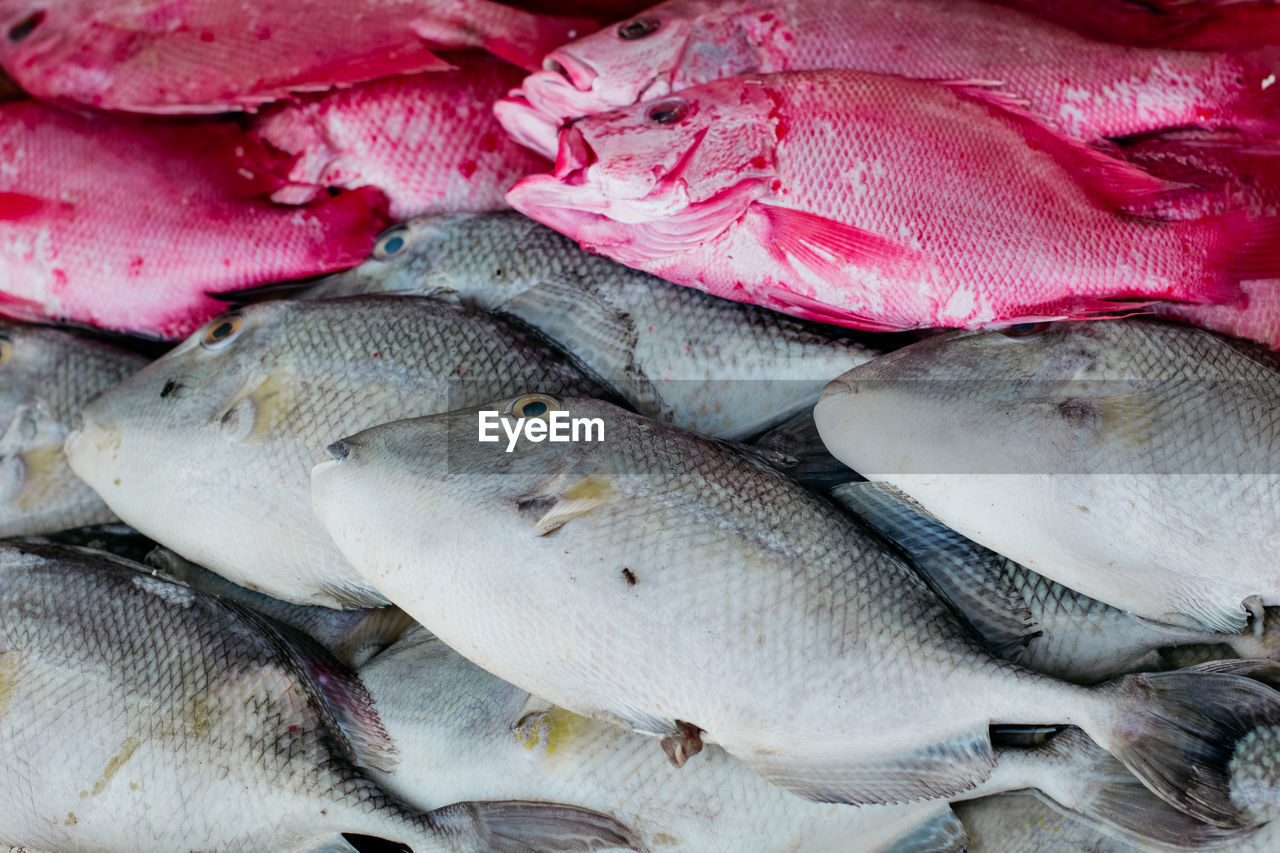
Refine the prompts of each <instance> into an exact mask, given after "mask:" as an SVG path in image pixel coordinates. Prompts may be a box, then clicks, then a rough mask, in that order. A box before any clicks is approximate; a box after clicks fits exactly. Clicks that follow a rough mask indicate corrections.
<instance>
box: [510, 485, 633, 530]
mask: <svg viewBox="0 0 1280 853" xmlns="http://www.w3.org/2000/svg"><path fill="white" fill-rule="evenodd" d="M617 498H618V493H617V492H616V491H614V488H613V485H612V484H611V483H610V482H609V480H608V478H607V477H603V476H597V475H595V474H588V475H586V476H585V477H577V478H573V477H572V475H564V474H561V475H559V476H556V477H553V478H552V479H551V480H548V481H547V482H546V483H544V484H543V485H542V486H541V487H539V488H538V490H537V491H535V492H533V493H531V494H529V495H526V496H525V497H523V498H521V499H520V500H519V501H518V504H520V505H522V506H524V507H526V508H528V509H529V510H531V511H533V512H536V513H538V515H537V520H536V521H535V522H534V525H533V528H534V530H535V531H536V532H537V533H538V535H539V536H546V535H548V534H551V533H554V532H556V531H557V530H559V529H560V528H561V527H563V526H564V525H565V524H567V523H568V522H570V521H572V520H573V519H575V518H581V517H582V516H584V515H587V514H589V513H591V512H593V511H595V510H597V509H599V508H600V507H603V506H608V505H609V504H611V503H613V502H614V501H615V500H617Z"/></svg>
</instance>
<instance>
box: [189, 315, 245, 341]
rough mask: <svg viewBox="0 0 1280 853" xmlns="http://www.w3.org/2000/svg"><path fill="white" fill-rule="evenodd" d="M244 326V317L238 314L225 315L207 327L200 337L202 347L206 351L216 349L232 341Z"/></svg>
mask: <svg viewBox="0 0 1280 853" xmlns="http://www.w3.org/2000/svg"><path fill="white" fill-rule="evenodd" d="M242 325H244V317H242V316H240V315H239V314H237V313H231V314H223V315H222V316H221V317H219V318H218V319H216V320H214V321H213V322H212V323H210V324H209V325H208V326H206V327H205V330H204V334H203V335H201V336H200V345H201V346H203V347H205V348H206V349H216V348H218V347H221V346H223V345H225V344H226V343H228V342H229V341H231V339H232V338H234V337H235V336H236V334H237V333H238V332H239V331H240V327H241V326H242Z"/></svg>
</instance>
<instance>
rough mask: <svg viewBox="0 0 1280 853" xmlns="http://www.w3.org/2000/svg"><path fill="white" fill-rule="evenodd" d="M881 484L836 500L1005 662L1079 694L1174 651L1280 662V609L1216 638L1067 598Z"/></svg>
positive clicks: (841, 490)
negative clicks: (1209, 649)
mask: <svg viewBox="0 0 1280 853" xmlns="http://www.w3.org/2000/svg"><path fill="white" fill-rule="evenodd" d="M893 492H894V490H893V489H891V488H889V489H886V488H885V487H884V484H882V483H849V484H846V485H842V486H838V487H837V488H835V489H833V490H832V493H831V494H832V497H833V498H835V499H836V500H837V501H838V502H839V503H841V504H842V505H844V506H847V507H849V508H850V509H851V510H853V512H854V513H855V514H856V515H857V516H858V517H859V518H861V519H862V520H863V521H865V522H866V523H867V524H868V525H870V526H871V527H872V528H874V529H875V530H876V531H877V532H879V533H881V534H883V535H884V536H886V537H888V538H889V539H890V540H892V541H893V542H894V543H895V544H897V545H899V546H901V547H902V548H904V549H905V550H906V551H907V552H908V553H909V554H910V556H911V558H912V562H913V563H914V564H915V565H916V567H917V568H919V569H920V570H921V571H922V572H923V573H924V574H925V576H926V577H927V578H928V580H929V583H930V585H931V586H932V587H933V588H934V590H935V591H937V592H938V593H939V594H940V595H942V597H943V598H944V599H945V600H946V601H947V602H948V603H949V604H951V605H952V606H953V607H955V608H956V610H957V611H958V612H959V613H960V615H961V616H962V617H964V618H965V619H966V620H967V621H968V622H969V624H970V625H972V626H973V627H974V628H975V629H976V630H977V631H978V633H979V634H981V635H982V637H983V638H984V639H986V640H987V641H988V643H989V644H990V645H991V646H992V647H993V648H994V649H995V650H996V651H997V652H998V653H1000V654H1001V656H1002V657H1006V658H1008V659H1009V660H1012V661H1014V662H1016V663H1018V664H1019V665H1021V666H1024V667H1026V668H1027V669H1033V670H1035V671H1036V672H1043V673H1046V674H1048V675H1052V676H1054V677H1056V678H1061V679H1064V680H1066V681H1073V682H1076V683H1078V684H1094V683H1097V682H1099V681H1103V680H1105V679H1108V678H1114V677H1116V676H1118V675H1124V674H1126V673H1130V672H1140V671H1145V670H1152V669H1162V668H1165V667H1163V666H1162V665H1161V664H1162V662H1163V660H1164V657H1165V655H1164V654H1162V652H1163V651H1164V650H1166V649H1168V648H1169V647H1172V646H1188V645H1218V644H1221V645H1224V646H1227V647H1229V650H1230V651H1231V652H1232V655H1231V656H1234V657H1241V658H1272V659H1280V648H1277V645H1278V644H1280V624H1277V621H1276V620H1277V619H1280V609H1277V608H1267V610H1266V616H1265V622H1259V623H1258V624H1257V625H1256V626H1255V627H1256V629H1258V630H1245V631H1244V632H1243V633H1240V634H1215V633H1212V632H1207V631H1205V630H1203V629H1202V628H1199V627H1196V626H1194V625H1169V624H1165V623H1161V622H1153V621H1152V620H1150V619H1143V618H1142V617H1140V616H1135V615H1133V614H1132V613H1127V612H1125V611H1123V610H1119V609H1117V608H1115V607H1112V606H1110V605H1108V604H1104V603H1102V602H1101V601H1096V600H1094V599H1092V598H1089V597H1087V596H1084V595H1081V594H1080V593H1078V592H1076V591H1074V590H1072V589H1068V588H1067V587H1065V586H1063V585H1062V584H1060V583H1054V582H1053V581H1051V580H1049V579H1048V578H1045V577H1043V576H1041V575H1038V574H1036V573H1035V572H1033V571H1031V570H1030V569H1028V568H1027V567H1026V566H1020V565H1018V564H1017V563H1015V562H1013V561H1012V560H1010V559H1008V558H1006V557H1002V556H1000V555H999V554H997V553H995V552H994V551H990V550H988V549H986V548H983V547H982V546H981V545H979V544H977V543H976V542H973V541H971V540H969V539H966V538H965V537H963V536H961V535H960V534H958V533H956V532H955V531H953V530H951V529H950V528H948V527H946V526H945V525H943V524H942V523H941V522H938V521H936V520H934V519H933V518H930V517H929V516H927V515H925V514H924V513H922V512H921V511H920V510H919V509H918V508H917V507H915V506H913V505H912V504H911V502H910V501H909V500H908V499H905V496H898V495H895V494H894V493H893Z"/></svg>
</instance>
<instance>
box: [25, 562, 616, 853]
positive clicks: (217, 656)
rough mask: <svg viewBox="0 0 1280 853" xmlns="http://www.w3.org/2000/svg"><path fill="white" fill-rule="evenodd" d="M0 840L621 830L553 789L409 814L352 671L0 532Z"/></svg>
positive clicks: (243, 843) (255, 622)
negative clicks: (534, 796) (551, 799)
mask: <svg viewBox="0 0 1280 853" xmlns="http://www.w3.org/2000/svg"><path fill="white" fill-rule="evenodd" d="M0 756H2V763H3V766H4V768H5V772H4V776H3V777H0V779H2V781H0V790H2V792H3V795H0V838H2V839H4V840H5V841H7V842H8V843H10V844H18V845H23V846H31V847H40V848H47V849H52V850H57V851H60V853H75V851H95V853H96V852H97V851H157V853H172V851H174V850H216V851H236V850H240V851H263V850H271V851H282V853H291V852H292V851H296V852H297V853H305V852H306V851H326V853H335V852H336V851H339V850H348V851H351V850H354V849H356V848H355V847H353V846H352V845H351V844H348V843H347V841H346V840H344V837H345V836H352V838H353V840H355V837H356V836H366V837H373V838H383V839H388V840H391V841H397V842H404V843H407V844H409V845H411V846H412V848H413V850H415V851H417V853H428V851H476V853H480V851H486V852H487V851H512V853H515V851H521V853H527V851H529V850H584V849H587V850H590V849H599V848H606V847H607V848H619V847H622V848H627V849H630V848H632V847H633V842H632V841H631V838H630V834H629V832H628V831H627V830H626V829H624V828H623V827H621V826H620V825H619V824H617V822H616V821H614V820H612V819H610V818H607V817H605V816H603V815H599V814H597V813H594V812H590V811H586V810H583V809H578V808H573V807H570V806H559V805H552V804H539V803H528V802H518V801H515V802H504V803H494V802H478V803H465V802H463V803H457V804H454V805H450V806H447V807H445V808H441V809H438V810H436V811H432V812H430V813H422V812H419V811H417V810H414V809H412V808H409V807H407V806H405V805H403V804H401V803H400V802H399V801H397V800H395V799H393V798H391V797H390V796H388V795H387V794H385V793H384V792H383V791H382V790H381V789H380V788H378V786H377V785H376V784H374V783H373V782H372V781H371V780H370V779H369V778H368V777H367V776H366V775H365V774H364V773H362V772H361V771H360V770H358V769H357V765H358V764H364V765H367V766H380V767H383V768H386V767H389V766H391V765H392V764H393V762H394V761H395V753H394V747H393V746H392V745H391V744H390V742H389V741H387V739H386V734H385V732H384V731H383V729H382V727H381V724H380V723H379V722H378V718H377V714H376V712H375V711H374V709H373V705H372V701H371V699H370V697H369V695H368V693H367V692H366V691H365V690H364V688H363V686H362V685H361V684H360V681H359V679H358V678H356V677H355V676H354V675H352V674H350V673H349V672H348V671H346V670H345V669H343V668H342V667H341V666H340V665H339V664H338V663H337V662H336V661H335V660H333V659H332V658H331V657H329V656H328V655H327V654H326V653H325V652H324V650H323V649H321V648H320V647H319V646H316V645H314V644H311V643H307V642H306V641H305V638H303V637H301V635H293V636H286V634H285V633H282V631H281V630H277V629H275V628H273V627H272V626H270V625H269V624H268V623H267V622H266V621H264V620H263V619H261V618H260V617H258V616H256V615H254V614H252V613H250V612H249V611H246V610H244V609H242V608H240V607H238V606H236V605H233V604H227V603H224V602H221V601H219V600H217V599H215V598H213V597H211V596H208V595H205V594H203V593H200V592H198V591H196V590H193V589H190V588H188V587H186V586H184V585H180V584H173V583H169V582H167V581H163V580H160V579H158V578H155V577H152V576H151V575H150V574H148V573H146V572H145V571H142V570H141V567H139V566H136V565H131V564H128V563H127V562H126V561H123V560H120V559H118V558H112V557H109V556H107V555H101V554H98V555H95V554H93V553H92V552H86V551H83V550H77V549H67V548H62V547H58V546H21V547H15V546H11V545H3V546H0Z"/></svg>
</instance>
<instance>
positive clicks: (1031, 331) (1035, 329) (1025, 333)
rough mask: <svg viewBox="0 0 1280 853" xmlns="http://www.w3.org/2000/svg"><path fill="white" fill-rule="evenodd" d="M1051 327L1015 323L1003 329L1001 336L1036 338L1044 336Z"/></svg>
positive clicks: (1042, 324) (1047, 325)
mask: <svg viewBox="0 0 1280 853" xmlns="http://www.w3.org/2000/svg"><path fill="white" fill-rule="evenodd" d="M1050 325H1051V324H1050V323H1014V324H1013V325H1012V326H1009V327H1008V328H1004V329H1001V330H1000V334H1002V335H1004V336H1005V337H1006V338H1036V337H1039V336H1040V335H1043V334H1044V333H1045V331H1046V330H1047V329H1048V328H1049V326H1050Z"/></svg>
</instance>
